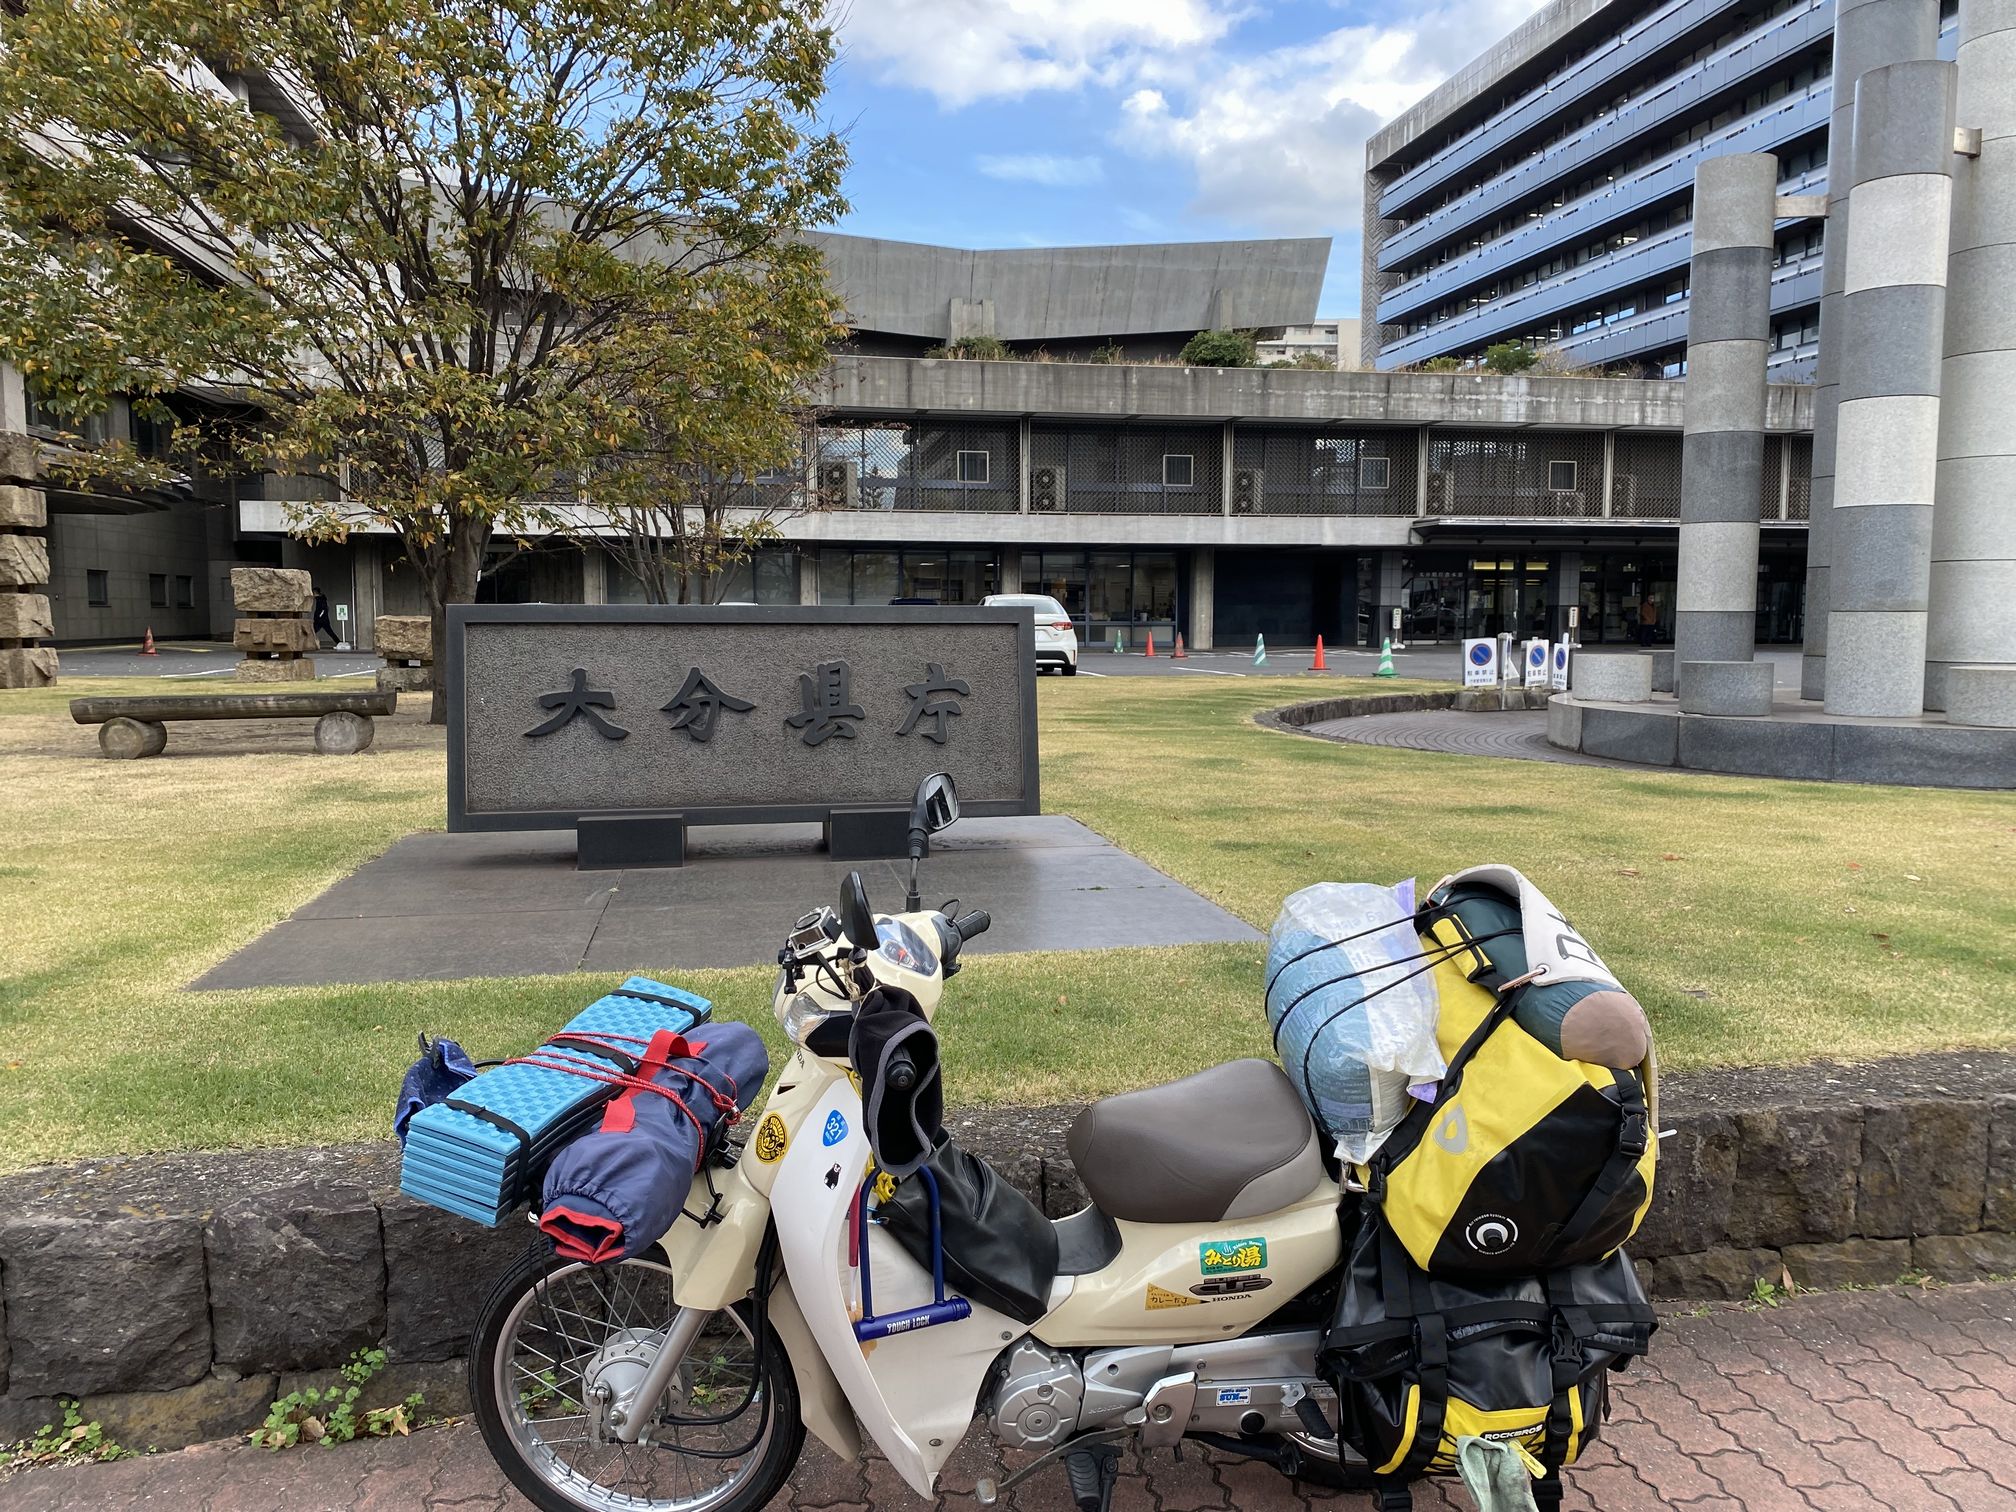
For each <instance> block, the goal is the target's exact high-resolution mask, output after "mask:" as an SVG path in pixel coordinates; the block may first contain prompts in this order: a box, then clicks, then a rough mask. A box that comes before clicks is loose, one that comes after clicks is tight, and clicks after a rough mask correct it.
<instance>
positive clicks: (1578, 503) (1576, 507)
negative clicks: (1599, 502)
mask: <svg viewBox="0 0 2016 1512" xmlns="http://www.w3.org/2000/svg"><path fill="white" fill-rule="evenodd" d="M1548 497H1549V498H1551V499H1552V500H1553V501H1554V513H1555V514H1556V515H1560V516H1564V517H1566V518H1569V519H1579V518H1580V517H1581V516H1583V515H1586V514H1588V513H1589V493H1588V490H1586V489H1581V488H1563V489H1558V490H1556V491H1555V492H1553V493H1551V494H1549V495H1548Z"/></svg>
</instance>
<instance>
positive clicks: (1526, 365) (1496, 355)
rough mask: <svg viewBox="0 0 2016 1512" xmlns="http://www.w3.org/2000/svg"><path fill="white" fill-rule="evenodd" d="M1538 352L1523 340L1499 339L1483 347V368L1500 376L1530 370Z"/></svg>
mask: <svg viewBox="0 0 2016 1512" xmlns="http://www.w3.org/2000/svg"><path fill="white" fill-rule="evenodd" d="M1539 360H1540V354H1539V353H1538V352H1536V351H1534V350H1533V348H1531V347H1529V346H1528V345H1526V343H1525V342H1523V341H1499V342H1494V343H1493V344H1492V345H1490V346H1487V347H1486V348H1484V370H1485V371H1486V372H1490V373H1497V374H1498V375H1499V376H1501V377H1508V378H1509V377H1511V376H1512V375H1513V374H1516V373H1524V372H1527V371H1528V370H1530V369H1531V368H1532V367H1533V365H1534V364H1535V363H1537V362H1538V361H1539Z"/></svg>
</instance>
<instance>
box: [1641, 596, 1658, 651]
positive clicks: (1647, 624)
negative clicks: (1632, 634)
mask: <svg viewBox="0 0 2016 1512" xmlns="http://www.w3.org/2000/svg"><path fill="white" fill-rule="evenodd" d="M1658 629H1659V604H1658V601H1657V600H1656V599H1654V598H1653V597H1652V595H1651V594H1649V593H1648V594H1646V595H1645V597H1644V598H1643V599H1641V600H1640V601H1639V603H1638V644H1639V645H1641V646H1649V645H1651V644H1652V637H1653V635H1654V634H1655V633H1656V632H1657V631H1658Z"/></svg>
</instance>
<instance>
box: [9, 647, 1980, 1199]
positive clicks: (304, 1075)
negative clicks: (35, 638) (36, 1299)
mask: <svg viewBox="0 0 2016 1512" xmlns="http://www.w3.org/2000/svg"><path fill="white" fill-rule="evenodd" d="M129 686H132V685H131V684H125V685H112V684H109V683H101V684H93V683H88V682H87V681H85V680H83V679H78V680H75V681H72V682H69V683H66V684H65V686H64V687H63V688H61V689H58V690H55V691H54V692H53V693H52V692H46V691H45V692H4V693H0V716H12V717H0V826H4V828H0V833H5V834H6V835H7V836H8V837H9V841H8V844H7V846H6V848H5V849H4V851H0V928H4V930H5V934H4V944H5V949H4V956H0V1168H9V1167H16V1166H20V1165H25V1164H30V1163H34V1162H36V1161H39V1160H48V1159H59V1158H69V1157H74V1156H79V1155H86V1154H102V1153H110V1152H113V1151H123V1150H142V1149H161V1148H176V1147H187V1146H206V1145H219V1144H277V1143H288V1142H313V1143H326V1142H334V1141H340V1140H346V1139H356V1138H368V1137H373V1136H375V1135H378V1134H380V1133H382V1132H383V1130H384V1128H385V1124H386V1121H387V1117H388V1114H389V1110H390V1104H391V1098H392V1094H393V1092H394V1090H395V1088H396V1086H397V1081H398V1075H399V1072H400V1070H401V1069H402V1068H403V1067H404V1065H405V1064H406V1063H407V1061H409V1060H410V1059H411V1057H412V1054H413V1037H414V1035H415V1034H416V1033H418V1032H419V1031H420V1030H423V1029H424V1030H427V1031H429V1032H432V1033H447V1034H452V1035H454V1036H456V1037H458V1038H460V1039H462V1040H463V1041H464V1042H465V1043H468V1044H469V1045H471V1046H472V1048H474V1049H475V1050H476V1051H477V1052H478V1053H479V1054H500V1053H505V1052H508V1051H511V1050H515V1049H518V1048H521V1047H523V1046H526V1045H528V1044H529V1043H531V1042H533V1041H534V1040H536V1039H537V1038H538V1037H539V1036H540V1034H541V1033H542V1032H544V1031H545V1030H547V1029H550V1027H551V1026H552V1025H553V1024H554V1023H556V1022H557V1021H559V1020H560V1019H563V1018H565V1017H566V1016H567V1015H569V1014H570V1013H572V1012H573V1011H574V1010H575V1009H577V1008H578V1007H579V1006H580V1005H581V1004H582V1003H584V1002H586V1001H588V1000H589V999H590V998H592V997H594V996H595V995H596V994H597V993H598V992H600V991H601V990H603V989H604V988H605V987H606V986H607V985H609V984H610V982H611V981H612V980H613V978H611V977H609V976H607V975H596V976H574V977H540V978H520V979H515V980H481V981H467V982H455V983H425V984H396V985H390V986H373V987H344V988H289V989H267V990H262V991H253V992H228V993H188V992H184V991H181V990H179V989H180V986H181V984H182V983H184V982H187V981H189V980H190V979H192V978H193V977H195V976H196V975H198V974H199V973H200V972H201V971H203V970H204V969H205V968H207V967H208V966H209V965H211V964H212V963H214V962H215V961H217V960H219V959H221V958H222V957H223V956H224V955H226V954H228V953H229V952H231V951H232V950H234V949H236V948H238V947H239V946H240V945H242V944H244V943H245V942H247V941H248V940H250V939H251V938H253V937H254V936H256V935H257V934H258V933H260V932H261V931H263V930H264V929H266V928H267V927H269V926H270V925H271V924H273V923H274V922H276V921H278V920H279V919H281V918H283V917H285V916H286V915H287V914H288V913H290V912H291V911H292V910H293V909H294V908H296V907H298V906H299V905H300V904H301V903H303V902H304V901H306V900H307V899H308V898H310V897H312V896H313V895H314V894H315V893H317V892H318V891H320V890H321V889H322V888H323V887H325V886H326V885H327V884H328V883H329V882H331V881H332V880H334V879H335V878H337V877H339V876H341V875H343V874H344V873H345V872H347V871H349V870H351V869H352V868H354V867H355V866H356V865H357V864H359V863H360V862H361V861H363V860H365V859H368V858H369V857H370V856H372V855H374V854H376V853H377V852H379V851H381V850H383V849H384V848H385V847H386V846H387V845H389V844H390V843H391V842H392V841H393V840H394V839H396V838H397V837H399V836H400V835H403V834H406V833H409V832H411V831H413V830H415V829H421V828H428V827H439V826H440V824H441V823H442V809H443V804H442V787H443V780H442V758H441V755H440V752H439V750H438V749H432V748H425V749H387V750H382V751H378V752H374V753H373V754H371V755H368V756H365V757H360V758H357V759H354V760H344V761H337V760H334V759H331V758H322V757H315V756H311V755H301V754H286V755H278V754H276V755H248V756H232V757H211V758H201V759H197V758H190V759H184V760H172V759H161V760H154V761H138V762H105V761H99V760H96V759H95V754H96V751H95V745H94V744H93V741H92V734H91V732H90V731H88V730H81V729H77V728H76V727H74V726H71V725H70V724H69V723H68V721H67V719H66V718H64V717H63V715H62V712H61V711H62V709H63V705H64V702H65V701H66V700H67V699H68V698H69V697H72V696H75V695H77V694H79V693H84V692H97V691H123V690H124V689H125V687H129ZM141 686H143V687H144V688H146V689H147V690H150V691H160V690H162V689H161V685H160V684H158V683H154V682H152V681H147V682H145V683H143V684H141ZM181 686H183V687H188V686H189V685H187V684H184V685H181ZM1390 686H1392V685H1391V684H1383V685H1381V687H1382V688H1384V687H1390ZM189 690H190V691H198V690H200V685H198V687H196V688H190V689H189ZM1337 691H1341V685H1340V681H1339V680H1335V679H1325V680H1321V681H1318V680H1316V679H1308V678H1292V677H1289V678H1272V679H1259V678H1253V679H1245V680H1235V679H1230V678H1222V679H1221V678H1202V677H1200V678H1195V679H1188V678H1185V679H1177V678H1156V679H1147V678H1141V679H1124V680H1123V679H1107V680H1096V681H1095V680H1086V679H1078V680H1075V681H1067V680H1063V679H1046V680H1045V681H1044V682H1043V684H1042V688H1041V698H1040V709H1041V715H1042V720H1043V744H1044V784H1045V786H1044V796H1045V806H1046V807H1047V808H1050V809H1052V810H1057V811H1064V812H1069V813H1072V814H1075V815H1077V816H1078V817H1079V818H1081V819H1083V820H1084V821H1085V822H1086V823H1088V824H1090V825H1092V826H1093V827H1094V828H1096V829H1098V830H1100V831H1101V832H1102V833H1104V834H1106V835H1108V836H1110V837H1112V838H1113V839H1115V840H1116V841H1118V842H1120V843H1121V844H1123V845H1125V846H1126V847H1128V848H1129V849H1130V850H1133V851H1135V852H1136V853H1137V854H1140V855H1142V856H1145V857H1146V858H1147V859H1149V860H1150V861H1152V862H1154V863H1155V864H1156V865H1158V866H1160V867H1162V868H1163V869H1165V870H1166V871H1169V872H1170V873H1172V874H1173V875H1175V876H1177V877H1180V878H1181V879H1183V880H1184V881H1186V882H1188V883H1189V884H1191V885H1192V886H1194V887H1196V888H1198V889H1199V890H1200V891H1202V892H1204V893H1206V894H1207V895H1209V896H1211V897H1213V898H1215V899H1217V900H1218V901H1219V902H1221V903H1222V904H1224V905H1225V906H1226V907H1227V908H1229V909H1231V910H1232V911H1233V912H1235V913H1237V914H1239V915H1241V916H1242V917H1244V918H1247V919H1249V920H1251V921H1252V922H1254V923H1255V924H1256V925H1259V926H1261V927H1262V928H1264V927H1265V926H1266V925H1267V923H1268V922H1269V921H1270V920H1271V919H1272V917H1273V915H1274V912H1275V910H1276V908H1277V907H1278V906H1279V903H1280V899H1281V897H1282V895H1283V894H1285V893H1287V892H1289V891H1292V890H1293V889H1295V888H1297V887H1300V886H1303V885H1306V884H1307V883H1309V882H1312V881H1318V880H1322V879H1325V878H1372V879H1376V880H1381V881H1391V880H1394V879H1396V878H1398V877H1401V876H1406V875H1416V876H1419V877H1421V878H1422V879H1423V880H1424V882H1432V881H1433V880H1435V879H1436V878H1438V877H1440V876H1441V875H1442V874H1443V873H1444V872H1446V871H1448V870H1451V869H1454V868H1455V867H1458V866H1462V865H1466V864H1470V863H1473V862H1477V861H1482V860H1502V861H1509V862H1511V863H1513V864H1515V865H1518V866H1520V867H1521V868H1522V869H1523V870H1525V871H1527V872H1528V873H1529V875H1531V876H1533V877H1534V879H1535V880H1536V881H1538V882H1539V883H1540V885H1541V886H1542V887H1543V888H1545V889H1546V890H1547V891H1548V893H1549V894H1550V895H1551V896H1552V897H1553V898H1554V899H1555V900H1556V902H1558V903H1559V904H1561V905H1562V906H1563V908H1564V909H1566V911H1567V912H1568V913H1569V914H1570V915H1571V916H1572V917H1573V918H1574V919H1575V920H1576V922H1577V923H1578V924H1579V925H1580V926H1581V927H1582V929H1583V931H1584V933H1585V934H1587V935H1588V936H1589V938H1590V939H1591V940H1592V941H1593V942H1594V943H1595V944H1596V945H1597V947H1598V948H1599V949H1600V950H1602V951H1603V952H1604V953H1605V955H1606V956H1607V957H1608V959H1609V961H1610V963H1611V965H1612V966H1613V967H1614V968H1616V969H1617V970H1618V972H1619V973H1620V974H1621V975H1622V976H1623V977H1624V979H1625V980H1626V982H1627V983H1629V984H1630V985H1632V986H1633V987H1634V988H1635V989H1636V990H1637V991H1638V992H1639V994H1640V996H1641V997H1643V998H1644V999H1645V1001H1646V1002H1647V1004H1648V1006H1649V1007H1650V1008H1651V1009H1652V1011H1653V1014H1654V1017H1655V1021H1656V1024H1657V1028H1658V1031H1659V1035H1660V1040H1661V1046H1662V1055H1663V1056H1664V1058H1665V1060H1666V1062H1667V1063H1668V1064H1669V1065H1680V1066H1689V1065H1703V1064H1715V1063H1750V1062H1765V1061H1783V1060H1800V1059H1810V1058H1813V1057H1815V1056H1820V1055H1838V1056H1844V1057H1854V1056H1873V1055H1878V1054H1884V1053H1895V1052H1901V1051H1909V1050H1922V1049H1932V1048H1938V1047H1948V1046H1955V1045H2009V1044H2016V1002H2012V997H2016V994H2012V991H2011V989H2010V987H2009V985H2008V984H2009V982H2010V981H2011V979H2012V977H2016V971H2012V967H2016V960H2012V950H2011V947H2010V946H2009V943H2008V942H2009V940H2010V938H2011V935H2012V931H2016V882H2012V880H2011V879H2012V877H2016V867H2012V866H2011V864H2010V863H2011V862H2012V860H2016V804H2011V803H2010V801H2009V800H2008V799H2007V798H2006V797H2003V796H1997V795H1968V794H1958V793H1940V792H1921V791H1907V790H1888V789H1878V788H1852V787H1840V786H1822V785H1793V784H1782V783H1765V782H1761V781H1747V780H1740V779H1724V778H1702V777H1683V776H1679V775H1657V774H1650V773H1647V774H1638V773H1629V772H1615V771H1607V770H1601V769H1595V768H1583V767H1567V766H1558V767H1557V766H1550V765H1543V764H1539V763H1524V762H1501V761H1490V760H1483V759H1477V758H1467V757H1443V756H1427V755H1420V754H1414V753H1408V752H1400V751H1389V750H1379V749H1374V748H1369V747H1365V748H1361V747H1348V746H1339V745H1333V744H1329V743H1326V742H1320V741H1316V740H1311V739H1308V738H1305V737H1300V736H1292V735H1285V734H1280V733H1276V732H1273V731H1269V730H1264V729H1261V728H1259V727H1258V726H1256V725H1254V724H1253V722H1252V719H1251V715H1252V714H1253V712H1254V711H1255V710H1258V709H1261V708H1265V707H1269V706H1272V705H1276V704H1280V703H1285V702H1289V701H1292V700H1295V699H1297V698H1303V697H1308V696H1311V694H1312V692H1320V693H1322V694H1324V695H1326V696H1327V695H1329V694H1332V693H1334V692H1337ZM58 750H74V751H75V752H76V755H59V754H44V753H48V752H53V751H58ZM171 750H172V747H171ZM807 901H808V902H810V901H816V900H807ZM973 901H975V902H982V903H984V901H985V900H984V899H976V900H973ZM1260 961H1261V952H1260V950H1259V948H1258V947H1251V946H1230V945H1226V946H1194V947H1187V948H1182V949H1170V950H1133V951H1109V952H1096V953H1085V954H1074V955H1060V954H1038V955H1023V956H992V957H980V958H976V959H975V961H974V963H973V965H972V967H971V968H970V969H969V970H968V971H967V972H966V974H964V975H963V976H962V977H961V978H960V979H959V981H958V983H957V984H955V986H954V988H953V990H952V992H951V994H950V998H949V1002H948V1007H947V1010H946V1012H945V1014H944V1016H943V1018H942V1020H941V1026H942V1027H943V1029H944V1036H945V1045H946V1057H947V1074H948V1080H949V1083H950V1086H951V1089H952V1095H953V1098H954V1100H955V1101H967V1102H990V1103H997V1104H1015V1103H1034V1102H1058V1101H1074V1100H1078V1099H1082V1098H1085V1097H1088V1096H1094V1095H1098V1094H1101V1093H1104V1092H1109V1091H1114V1090H1119V1089H1121V1088H1124V1087H1127V1086H1133V1085H1140V1084H1142V1083H1145V1082H1150V1081H1154V1080H1159V1079H1163V1078H1166V1077H1170V1076H1175V1075H1180V1074H1182V1073H1184V1072H1187V1071H1190V1070H1194V1069H1196V1068H1197V1067H1199V1066H1201V1065H1204V1064H1207V1063H1209V1062H1211V1061H1213V1060H1216V1059H1220V1058H1224V1057H1228V1056H1232V1055H1238V1054H1247V1053H1259V1052H1262V1051H1264V1048H1265V1044H1266V1034H1265V1026H1264V1021H1263V1018H1262V1014H1261V1010H1260V1006H1259V981H1260ZM661 974H664V975H667V976H670V977H673V978H674V979H676V980H679V981H681V982H683V983H685V984H687V985H690V986H692V987H694V988H695V989H696V990H698V991H700V992H703V993H705V994H707V995H708V996H710V997H713V998H715V999H716V1001H717V1002H718V1003H719V1004H720V1005H721V1010H722V1011H723V1012H724V1013H728V1014H732V1015H734V1016H737V1017H745V1018H748V1019H749V1020H750V1021H751V1022H754V1023H757V1024H758V1025H759V1026H761V1027H763V1028H764V1029H765V1030H766V1031H768V1030H769V1027H770V1026H769V1022H768V1002H767V993H768V980H769V973H767V972H765V971H761V970H744V971H711V972H700V971H679V970H675V969H673V968H671V967H669V966H667V967H664V968H662V970H661Z"/></svg>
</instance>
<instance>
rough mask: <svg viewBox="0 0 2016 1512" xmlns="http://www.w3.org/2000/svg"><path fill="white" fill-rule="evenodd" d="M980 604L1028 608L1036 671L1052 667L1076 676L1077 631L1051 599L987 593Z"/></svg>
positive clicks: (1045, 595)
mask: <svg viewBox="0 0 2016 1512" xmlns="http://www.w3.org/2000/svg"><path fill="white" fill-rule="evenodd" d="M980 602H981V605H982V606H983V607H985V608H988V609H995V608H1001V607H1003V606H1005V607H1007V608H1010V609H1024V608H1026V609H1030V610H1033V611H1034V612H1035V615H1036V670H1037V672H1038V673H1039V674H1040V673H1041V672H1042V670H1043V669H1044V668H1045V667H1046V666H1048V667H1055V668H1056V669H1057V670H1058V671H1059V672H1062V673H1063V674H1064V675H1065V676H1066V677H1075V676H1077V675H1078V631H1077V628H1076V627H1075V626H1073V625H1072V623H1071V616H1070V615H1068V614H1066V613H1065V612H1064V606H1063V605H1062V604H1060V603H1058V602H1057V600H1055V599H1054V598H1051V597H1049V596H1048V595H1047V594H1042V593H990V594H988V595H987V597H985V598H984V599H982V600H981V601H980Z"/></svg>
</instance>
